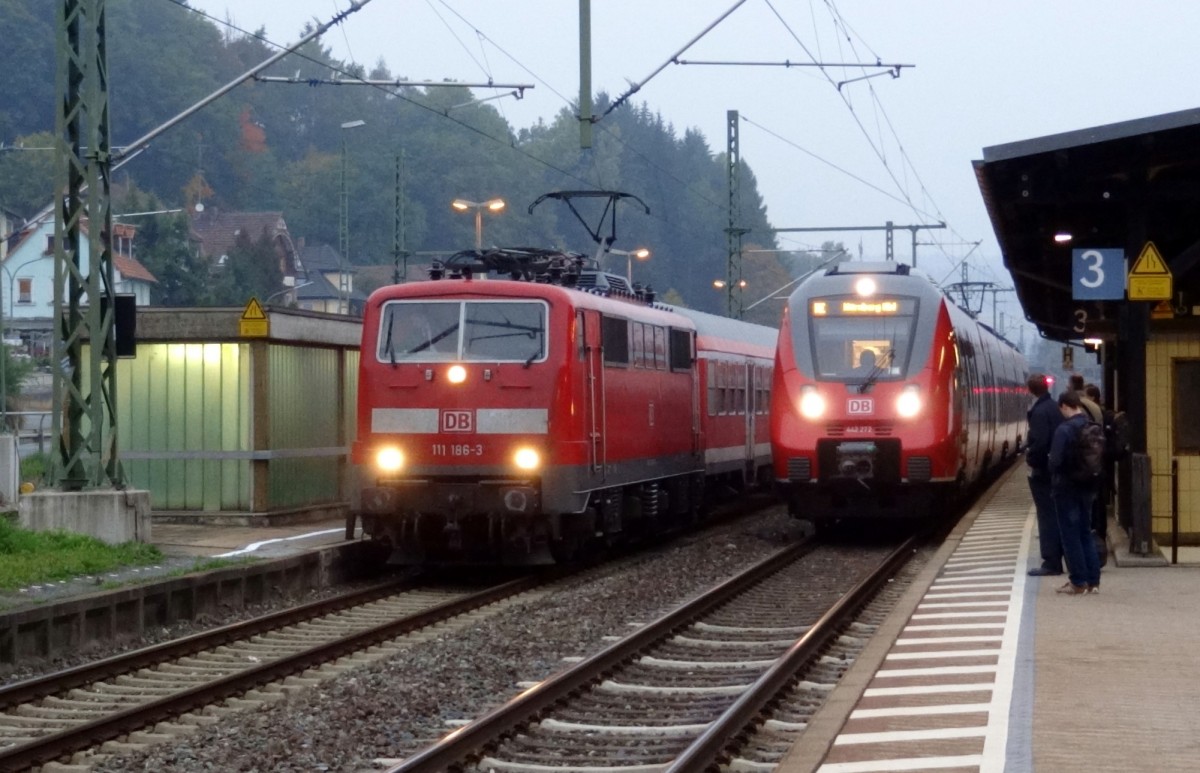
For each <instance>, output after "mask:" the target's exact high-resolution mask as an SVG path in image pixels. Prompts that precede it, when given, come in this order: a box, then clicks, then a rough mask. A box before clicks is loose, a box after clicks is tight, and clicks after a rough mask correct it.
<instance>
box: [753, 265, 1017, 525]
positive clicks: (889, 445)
mask: <svg viewBox="0 0 1200 773" xmlns="http://www.w3.org/2000/svg"><path fill="white" fill-rule="evenodd" d="M1027 377H1028V371H1027V366H1026V362H1025V358H1024V357H1023V356H1022V355H1021V353H1020V352H1019V351H1017V349H1016V348H1015V347H1014V346H1012V344H1010V343H1009V342H1008V341H1006V340H1005V339H1003V338H1001V337H1000V336H999V335H998V334H997V333H995V332H994V331H993V330H992V329H990V328H989V327H987V326H986V325H983V324H981V323H980V322H978V321H977V320H976V319H975V318H974V317H973V316H972V315H970V314H969V313H967V312H966V311H964V310H963V309H961V308H960V307H959V306H957V305H956V304H955V303H954V302H953V301H951V300H950V298H949V297H947V296H946V295H945V294H944V292H943V291H942V290H941V289H940V288H939V287H937V286H936V285H935V284H934V283H933V282H932V280H930V279H929V278H928V277H926V276H924V275H921V274H918V273H916V272H912V271H910V269H909V266H907V265H905V264H901V263H893V262H881V263H870V262H855V261H847V262H843V263H840V264H838V265H836V266H834V267H833V268H830V269H828V270H826V271H824V272H822V273H820V274H817V275H814V276H813V277H811V278H809V279H807V280H805V281H804V282H803V283H801V284H800V286H799V287H797V289H796V290H795V292H793V293H792V295H791V296H790V297H789V298H788V303H787V308H786V311H785V312H784V317H783V323H782V328H781V330H780V335H779V342H778V351H777V355H776V358H775V374H774V381H773V383H772V391H771V447H772V455H773V465H774V475H775V479H776V483H777V486H778V487H779V489H780V490H781V491H782V493H783V494H784V496H785V498H786V500H787V502H788V509H789V511H790V512H791V513H792V515H793V516H795V517H798V518H801V519H805V520H810V521H812V522H813V524H814V525H815V526H816V527H817V529H818V530H821V529H824V528H826V527H828V526H830V525H832V524H833V523H835V522H836V521H838V520H841V519H848V518H868V517H881V518H890V517H895V516H901V517H907V516H914V515H923V514H928V513H929V512H930V507H931V506H932V505H933V504H934V503H935V502H937V501H939V497H941V496H942V495H946V496H957V495H958V494H960V493H961V492H962V491H963V490H965V489H966V488H967V487H968V486H969V485H970V484H972V483H974V482H975V481H977V480H979V479H980V478H981V477H982V476H983V475H984V474H985V473H986V472H987V471H988V470H989V469H990V468H993V467H994V466H996V465H1000V464H1002V463H1006V462H1007V461H1008V460H1010V459H1011V457H1013V456H1014V455H1015V454H1016V453H1017V452H1018V451H1019V450H1020V447H1021V442H1022V433H1023V432H1024V429H1025V412H1026V409H1027V408H1028V404H1029V396H1028V392H1027V391H1026V386H1025V380H1026V378H1027Z"/></svg>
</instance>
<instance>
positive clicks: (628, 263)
mask: <svg viewBox="0 0 1200 773" xmlns="http://www.w3.org/2000/svg"><path fill="white" fill-rule="evenodd" d="M608 252H609V254H610V255H624V256H625V279H626V281H628V282H629V284H630V285H632V284H633V259H634V258H637V259H638V260H649V258H650V250H648V249H646V248H645V247H638V248H637V249H636V250H614V249H611V248H610V249H609V251H608Z"/></svg>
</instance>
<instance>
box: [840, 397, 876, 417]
mask: <svg viewBox="0 0 1200 773" xmlns="http://www.w3.org/2000/svg"><path fill="white" fill-rule="evenodd" d="M873 412H874V411H873V406H872V405H871V398H869V397H851V398H850V399H849V400H847V401H846V413H849V414H854V415H857V416H862V415H863V414H870V413H873Z"/></svg>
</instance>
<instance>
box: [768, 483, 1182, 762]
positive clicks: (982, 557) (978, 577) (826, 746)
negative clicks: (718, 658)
mask: <svg viewBox="0 0 1200 773" xmlns="http://www.w3.org/2000/svg"><path fill="white" fill-rule="evenodd" d="M993 492H994V493H993V494H992V496H991V497H990V499H988V500H987V501H984V502H981V503H980V504H979V505H977V506H976V508H975V510H974V511H973V513H972V514H971V515H970V516H969V517H968V518H966V519H964V521H963V523H961V524H960V525H959V527H958V528H957V529H956V530H955V532H954V534H953V535H952V537H951V539H949V540H948V541H947V542H946V543H945V544H944V545H943V546H942V548H941V549H940V550H939V552H938V554H937V556H936V557H935V559H934V560H933V561H931V562H930V565H929V566H928V567H926V569H925V571H924V572H922V574H921V575H920V577H919V579H918V581H917V582H916V583H915V584H914V586H913V588H912V589H910V591H909V592H908V593H907V594H906V595H905V597H904V598H903V599H902V601H901V603H900V604H899V605H898V606H897V609H896V611H895V612H894V613H893V615H892V616H891V617H890V619H889V621H888V622H887V624H885V625H884V626H883V627H881V629H880V630H879V631H878V633H877V635H876V636H875V637H874V639H873V640H872V642H871V644H870V645H869V646H868V647H867V649H866V650H865V651H864V652H863V654H862V656H861V657H860V658H859V660H858V661H857V662H856V663H855V665H854V666H853V667H852V668H851V669H850V670H849V671H848V672H847V674H846V675H845V677H844V678H843V680H842V681H841V683H840V684H839V685H838V687H837V688H836V689H835V690H834V691H833V692H832V693H831V695H830V698H829V700H828V701H827V702H826V705H825V707H824V708H822V710H821V711H820V712H819V713H818V714H817V715H816V716H815V717H814V718H813V721H812V722H811V723H810V725H809V728H808V729H807V731H806V732H805V733H804V734H803V736H802V737H801V739H800V741H799V742H798V743H797V744H796V745H795V747H793V748H792V750H791V751H790V752H789V754H788V755H787V757H785V758H784V760H783V761H782V763H781V764H780V765H779V767H777V768H776V773H799V772H800V771H821V773H869V772H871V771H917V770H920V771H932V770H953V771H964V772H965V771H986V772H988V773H1001V772H1002V771H1005V772H1008V773H1013V772H1015V771H1134V770H1155V771H1192V770H1197V769H1198V768H1200V747H1198V746H1197V743H1196V735H1195V731H1194V730H1193V728H1192V724H1191V723H1192V722H1193V721H1194V720H1193V717H1195V716H1196V715H1197V713H1198V712H1200V690H1198V689H1197V688H1196V685H1197V684H1200V658H1197V657H1196V656H1195V653H1194V650H1195V646H1196V645H1195V643H1196V642H1197V641H1200V593H1197V586H1198V585H1200V565H1197V564H1195V563H1191V564H1185V563H1183V561H1185V560H1187V559H1194V558H1196V557H1197V556H1196V551H1195V550H1194V549H1189V550H1183V551H1181V552H1180V561H1181V563H1180V564H1178V565H1170V564H1169V563H1168V562H1167V561H1166V560H1165V559H1160V560H1147V559H1146V558H1145V557H1140V556H1131V555H1130V554H1129V552H1128V549H1127V546H1125V545H1124V544H1122V543H1121V541H1120V540H1116V541H1113V537H1114V536H1116V535H1120V534H1121V530H1120V529H1119V528H1117V527H1116V526H1115V524H1111V525H1110V529H1109V535H1110V543H1112V544H1111V545H1110V552H1111V557H1110V560H1109V562H1108V565H1107V566H1106V567H1105V568H1104V570H1103V571H1102V573H1101V592H1100V593H1098V594H1088V595H1082V596H1066V595H1060V594H1056V593H1055V592H1054V590H1055V588H1057V587H1058V586H1060V585H1062V584H1063V582H1065V581H1066V578H1065V577H1040V578H1039V577H1029V576H1028V575H1027V574H1026V572H1027V570H1028V569H1029V568H1032V567H1033V566H1036V565H1037V564H1038V563H1039V557H1038V556H1037V537H1036V525H1035V524H1036V519H1035V517H1034V511H1033V503H1032V499H1031V497H1030V494H1029V488H1028V484H1027V482H1026V480H1025V471H1024V469H1023V467H1015V468H1014V469H1013V470H1010V471H1009V472H1008V473H1007V474H1006V476H1005V478H1004V479H1003V480H1002V481H1001V483H1000V484H999V485H998V486H997V487H995V488H994V489H993Z"/></svg>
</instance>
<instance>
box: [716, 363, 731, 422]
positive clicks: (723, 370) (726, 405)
mask: <svg viewBox="0 0 1200 773" xmlns="http://www.w3.org/2000/svg"><path fill="white" fill-rule="evenodd" d="M718 368H719V372H720V374H721V376H720V379H721V406H720V413H721V414H722V415H725V414H728V413H731V412H732V408H733V396H732V395H730V394H729V381H730V379H729V363H726V362H722V363H721V364H720V365H719V366H718Z"/></svg>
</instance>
